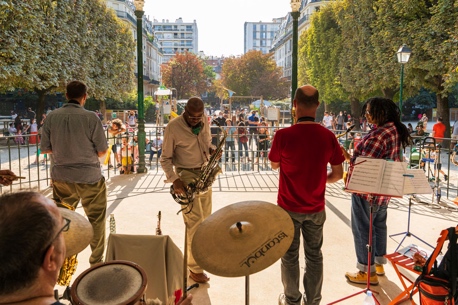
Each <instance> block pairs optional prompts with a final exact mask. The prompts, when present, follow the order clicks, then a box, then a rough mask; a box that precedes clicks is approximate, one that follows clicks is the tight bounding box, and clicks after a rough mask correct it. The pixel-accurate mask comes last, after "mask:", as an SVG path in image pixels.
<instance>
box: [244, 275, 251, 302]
mask: <svg viewBox="0 0 458 305" xmlns="http://www.w3.org/2000/svg"><path fill="white" fill-rule="evenodd" d="M245 304H246V305H248V304H250V276H249V275H246V276H245Z"/></svg>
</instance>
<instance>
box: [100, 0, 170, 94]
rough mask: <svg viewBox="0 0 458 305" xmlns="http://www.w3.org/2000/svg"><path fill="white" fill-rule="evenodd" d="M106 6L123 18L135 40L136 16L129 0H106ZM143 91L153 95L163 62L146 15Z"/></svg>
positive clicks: (136, 68) (144, 17) (144, 24)
mask: <svg viewBox="0 0 458 305" xmlns="http://www.w3.org/2000/svg"><path fill="white" fill-rule="evenodd" d="M106 4H107V7H109V8H111V9H113V10H114V11H115V13H116V16H118V18H120V19H122V20H124V21H125V22H126V23H127V24H128V25H129V26H130V28H131V30H132V37H133V38H134V41H137V17H136V16H135V6H134V4H133V2H132V1H131V0H107V1H106ZM142 25H143V35H142V36H143V37H142V39H143V71H142V73H143V91H144V94H145V96H146V95H153V92H154V91H156V88H158V87H159V84H160V83H161V71H160V65H161V64H162V62H163V56H162V51H161V49H160V45H159V43H158V41H157V40H156V39H155V38H154V34H153V23H152V22H151V21H150V20H149V18H148V16H146V15H144V16H143V23H142ZM137 54H138V53H137V50H135V54H134V56H135V73H136V75H138V74H137V73H138V67H137Z"/></svg>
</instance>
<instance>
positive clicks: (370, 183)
mask: <svg viewBox="0 0 458 305" xmlns="http://www.w3.org/2000/svg"><path fill="white" fill-rule="evenodd" d="M385 162H386V161H385V160H383V159H372V158H363V157H358V158H356V161H355V167H354V168H353V172H352V174H351V177H350V181H349V183H348V187H347V188H348V189H349V190H357V191H361V192H367V193H369V194H376V193H378V191H379V188H380V182H381V181H380V177H381V176H382V172H383V168H384V166H385V164H384V163H385Z"/></svg>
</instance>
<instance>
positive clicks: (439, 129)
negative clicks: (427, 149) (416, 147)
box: [432, 116, 446, 143]
mask: <svg viewBox="0 0 458 305" xmlns="http://www.w3.org/2000/svg"><path fill="white" fill-rule="evenodd" d="M442 121H443V119H442V117H441V116H438V117H437V123H436V124H434V125H433V134H432V136H433V137H434V138H435V139H436V143H442V140H443V139H444V135H445V129H446V127H445V124H444V123H442Z"/></svg>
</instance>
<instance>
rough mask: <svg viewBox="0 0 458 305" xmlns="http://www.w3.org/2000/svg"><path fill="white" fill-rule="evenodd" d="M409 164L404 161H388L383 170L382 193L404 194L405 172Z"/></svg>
mask: <svg viewBox="0 0 458 305" xmlns="http://www.w3.org/2000/svg"><path fill="white" fill-rule="evenodd" d="M406 169H407V164H406V163H404V162H393V161H387V162H386V163H385V170H384V172H383V177H382V184H381V186H380V191H379V193H380V194H386V195H392V196H401V197H402V195H403V194H404V180H405V177H404V174H405V172H406Z"/></svg>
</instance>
